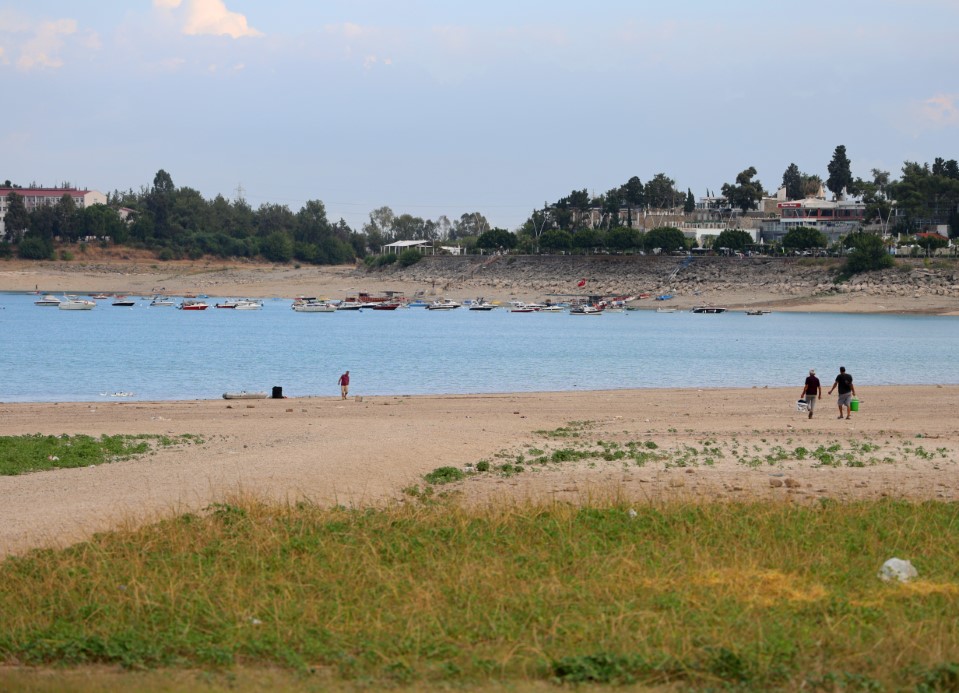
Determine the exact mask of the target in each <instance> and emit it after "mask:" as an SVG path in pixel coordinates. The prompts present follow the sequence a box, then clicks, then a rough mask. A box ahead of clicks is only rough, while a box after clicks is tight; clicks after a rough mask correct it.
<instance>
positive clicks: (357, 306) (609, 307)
mask: <svg viewBox="0 0 959 693" xmlns="http://www.w3.org/2000/svg"><path fill="white" fill-rule="evenodd" d="M206 298H208V297H207V296H194V295H187V296H184V297H183V299H182V300H181V301H180V303H177V302H176V300H175V299H173V298H170V297H168V296H161V295H156V296H154V297H153V299H152V300H150V303H149V305H150V306H152V307H163V306H167V307H176V308H179V309H180V310H206V309H207V308H209V307H210V304H209V303H207V302H206V301H205V300H204V299H206ZM644 298H651V296H650V295H649V294H640V295H637V296H623V297H618V298H606V299H600V298H598V297H593V300H589V301H584V300H576V301H571V302H565V301H564V302H558V303H554V302H552V301H546V302H545V303H527V302H524V301H508V302H505V303H501V302H499V301H487V300H486V299H484V298H478V299H475V300H466V301H463V302H462V303H461V302H458V301H454V300H452V299H449V298H438V299H436V300H432V301H427V300H424V299H419V298H417V299H414V300H408V299H406V298H405V297H403V296H402V294H400V293H399V292H387V294H386V295H383V296H370V295H369V294H363V293H361V294H360V295H359V297H349V298H346V299H343V300H330V299H320V298H317V297H315V296H297V297H296V298H295V299H294V300H293V304H292V306H291V308H292V309H293V310H294V311H296V312H297V313H336V312H340V311H350V310H389V311H392V310H397V309H399V308H417V307H419V308H425V309H426V310H439V311H443V310H456V309H458V308H465V309H466V310H475V311H491V310H495V309H502V310H506V311H509V312H510V313H563V312H568V313H569V314H570V315H603V314H605V313H621V312H624V311H626V310H635V309H636V305H635V304H633V303H632V302H633V301H635V300H637V299H644ZM655 298H656V300H657V301H668V300H670V299H672V298H673V296H672V295H669V294H663V295H661V296H656V297H655ZM97 300H111V303H112V305H114V306H120V307H132V306H134V305H136V301H134V300H132V299H129V298H127V297H126V296H121V295H113V296H110V295H107V294H95V295H93V296H90V297H80V296H74V295H67V296H64V297H63V298H59V297H57V296H54V295H52V294H47V295H45V296H42V297H41V298H38V299H37V300H36V301H34V303H35V304H36V305H38V306H56V307H58V308H59V309H60V310H92V309H93V308H94V307H95V306H96V305H97V303H96V301H97ZM144 300H147V299H144ZM214 307H215V308H219V309H229V310H260V309H261V308H263V302H262V301H259V300H254V299H249V298H243V299H231V300H224V301H223V302H218V303H215V304H214ZM726 310H727V309H726V308H723V307H720V306H713V305H701V306H696V307H694V308H692V309H691V310H690V312H692V313H725V312H726ZM656 312H657V313H676V312H679V309H678V308H673V307H671V306H670V307H666V306H661V307H659V308H657V309H656ZM745 312H746V314H747V315H766V314H768V313H769V312H770V311H768V310H747V311H745Z"/></svg>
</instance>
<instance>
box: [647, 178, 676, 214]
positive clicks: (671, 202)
mask: <svg viewBox="0 0 959 693" xmlns="http://www.w3.org/2000/svg"><path fill="white" fill-rule="evenodd" d="M645 193H646V205H647V206H648V207H650V208H652V209H672V208H673V207H675V206H676V199H677V198H678V197H679V195H680V193H678V192H677V190H676V181H674V180H673V179H672V178H668V177H667V176H666V174H665V173H657V174H656V175H655V176H653V179H652V180H650V181H649V182H648V183H646V190H645Z"/></svg>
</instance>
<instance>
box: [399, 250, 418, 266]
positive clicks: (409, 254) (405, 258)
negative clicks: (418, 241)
mask: <svg viewBox="0 0 959 693" xmlns="http://www.w3.org/2000/svg"><path fill="white" fill-rule="evenodd" d="M422 259H423V253H421V252H420V251H418V250H414V249H413V248H408V249H407V250H404V251H403V252H402V253H400V256H399V258H398V259H397V262H398V263H399V265H400V267H410V266H411V265H415V264H416V263H417V262H419V261H420V260H422Z"/></svg>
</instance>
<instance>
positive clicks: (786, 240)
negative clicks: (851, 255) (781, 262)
mask: <svg viewBox="0 0 959 693" xmlns="http://www.w3.org/2000/svg"><path fill="white" fill-rule="evenodd" d="M827 243H828V241H827V240H826V237H825V236H824V235H823V233H822V231H820V230H819V229H814V228H812V227H810V226H797V227H796V228H793V229H789V231H788V232H786V235H785V236H783V240H782V244H783V248H791V249H793V250H809V249H810V248H825V247H826V245H827Z"/></svg>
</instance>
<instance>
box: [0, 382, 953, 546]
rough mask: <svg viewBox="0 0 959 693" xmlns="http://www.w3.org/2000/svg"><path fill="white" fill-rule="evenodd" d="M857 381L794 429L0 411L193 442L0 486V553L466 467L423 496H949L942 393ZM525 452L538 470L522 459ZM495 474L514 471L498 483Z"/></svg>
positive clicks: (529, 411)
mask: <svg viewBox="0 0 959 693" xmlns="http://www.w3.org/2000/svg"><path fill="white" fill-rule="evenodd" d="M857 386H858V387H857V389H858V390H859V398H860V401H861V402H862V403H863V406H862V409H861V410H860V411H859V412H857V413H855V415H854V417H853V419H852V420H850V421H845V420H843V421H839V420H837V418H836V416H835V414H836V410H835V400H834V399H833V398H832V397H827V398H825V399H824V401H823V402H821V403H820V405H819V408H818V409H817V413H816V415H815V417H814V418H813V419H811V420H810V419H808V418H807V416H806V414H804V413H801V412H797V411H796V407H795V402H796V395H797V392H798V388H796V387H788V388H751V389H735V390H732V389H720V388H714V389H687V390H673V389H642V390H605V391H577V392H562V393H555V392H554V393H500V394H486V395H417V396H372V397H371V396H366V395H364V396H362V397H356V398H351V399H348V400H346V401H343V400H341V399H340V398H339V397H338V396H336V397H309V398H288V399H282V400H272V399H264V400H248V401H245V400H222V399H221V400H186V401H182V400H181V401H169V402H97V403H6V404H0V420H2V421H3V422H4V427H3V428H4V435H33V434H37V433H40V434H44V435H63V434H67V435H74V434H85V435H91V436H99V435H118V434H129V435H134V434H158V435H170V436H175V435H182V434H192V435H196V436H199V437H200V438H202V440H203V441H204V442H203V443H201V444H197V445H190V446H185V447H183V446H181V447H176V448H171V449H165V448H160V449H157V450H155V451H154V452H153V453H151V454H148V455H145V456H142V457H139V458H136V459H131V460H125V461H119V462H112V463H108V464H102V465H99V466H95V467H87V468H78V469H59V470H52V471H44V472H35V473H30V474H25V475H21V476H12V477H0V495H2V496H3V497H4V499H5V503H4V505H3V507H0V556H3V555H10V554H16V553H21V552H23V551H27V550H29V549H31V548H37V547H44V546H63V545H66V544H70V543H73V542H76V541H82V540H83V539H85V538H88V537H89V536H91V535H92V534H93V533H95V532H100V531H109V530H111V529H117V528H122V527H129V526H135V525H137V524H141V523H146V522H151V521H154V520H156V519H159V518H162V517H169V516H170V515H172V514H175V513H181V512H201V511H202V510H203V509H204V508H207V507H209V506H210V505H211V504H212V503H216V502H223V501H224V500H228V499H229V498H231V497H236V496H238V495H239V496H243V495H254V496H257V497H260V498H263V499H266V500H272V501H275V502H280V503H292V502H296V501H298V500H309V501H311V502H315V503H318V504H322V505H334V504H340V505H346V506H353V507H375V506H379V505H382V504H384V503H405V502H415V501H413V499H412V497H411V496H410V495H409V493H408V490H409V489H412V488H414V487H417V488H423V487H425V485H426V484H425V481H424V478H423V475H424V474H426V473H428V472H430V471H432V470H434V469H436V468H438V467H441V466H452V467H456V468H459V469H475V465H476V464H477V463H479V462H481V461H483V460H486V461H488V462H489V464H490V465H491V467H492V468H493V469H492V470H491V471H490V472H488V473H483V474H476V475H471V476H468V477H467V478H466V479H465V480H463V481H461V482H457V483H456V484H451V485H449V486H442V487H437V489H436V490H437V491H438V492H439V491H450V492H452V493H454V494H456V495H458V496H459V497H460V498H461V499H462V502H465V503H471V504H483V503H492V502H503V501H505V502H512V501H515V500H520V499H535V500H540V501H546V502H569V503H583V502H588V500H589V498H591V497H598V496H605V495H609V494H613V495H615V496H617V497H621V498H624V499H629V500H631V501H632V502H637V503H649V502H661V501H668V500H680V501H684V502H692V503H696V502H712V501H731V502H737V501H747V500H756V501H777V502H795V503H810V502H819V501H820V500H822V499H831V500H836V501H840V502H852V501H857V500H876V499H881V498H902V499H907V500H942V501H949V502H955V501H957V500H959V474H957V473H956V472H957V462H959V432H957V431H956V429H955V424H954V415H953V412H954V411H956V409H957V407H959V386H956V385H951V386H947V385H938V386H937V385H926V386H877V387H873V386H869V385H868V384H862V383H857ZM597 441H604V443H605V444H607V445H613V446H615V447H613V448H610V450H629V449H632V450H635V449H638V448H635V447H631V446H635V445H639V446H640V447H641V448H642V446H646V447H648V449H649V455H650V456H649V459H648V460H646V461H644V462H643V463H642V464H640V463H638V462H635V461H631V460H630V459H618V458H616V456H615V455H614V456H612V457H611V458H610V459H605V458H604V457H603V456H599V457H596V456H593V457H589V458H584V459H575V455H574V456H573V458H574V459H569V460H565V461H556V460H563V459H565V458H563V457H562V456H558V457H556V460H553V458H552V457H550V455H552V453H554V452H557V454H558V451H559V452H561V451H563V450H574V451H575V450H581V451H584V450H586V449H587V448H589V449H591V450H593V449H595V446H596V445H597V444H598V442H597ZM643 449H645V448H643ZM826 450H832V452H824V451H826ZM537 451H538V452H537ZM797 451H808V455H807V454H806V453H803V452H797ZM815 451H820V452H819V453H817V452H815ZM816 454H819V457H816V456H815V455H816ZM537 455H545V456H546V457H550V459H551V460H553V461H549V462H546V463H533V462H532V460H533V458H535V457H536V456H537ZM827 458H828V463H825V462H824V461H823V460H825V459H827ZM505 463H509V464H512V465H514V466H516V465H519V466H521V467H523V471H522V472H521V473H510V474H504V473H499V472H497V471H496V468H497V467H498V465H502V464H505ZM471 465H472V467H471Z"/></svg>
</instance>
